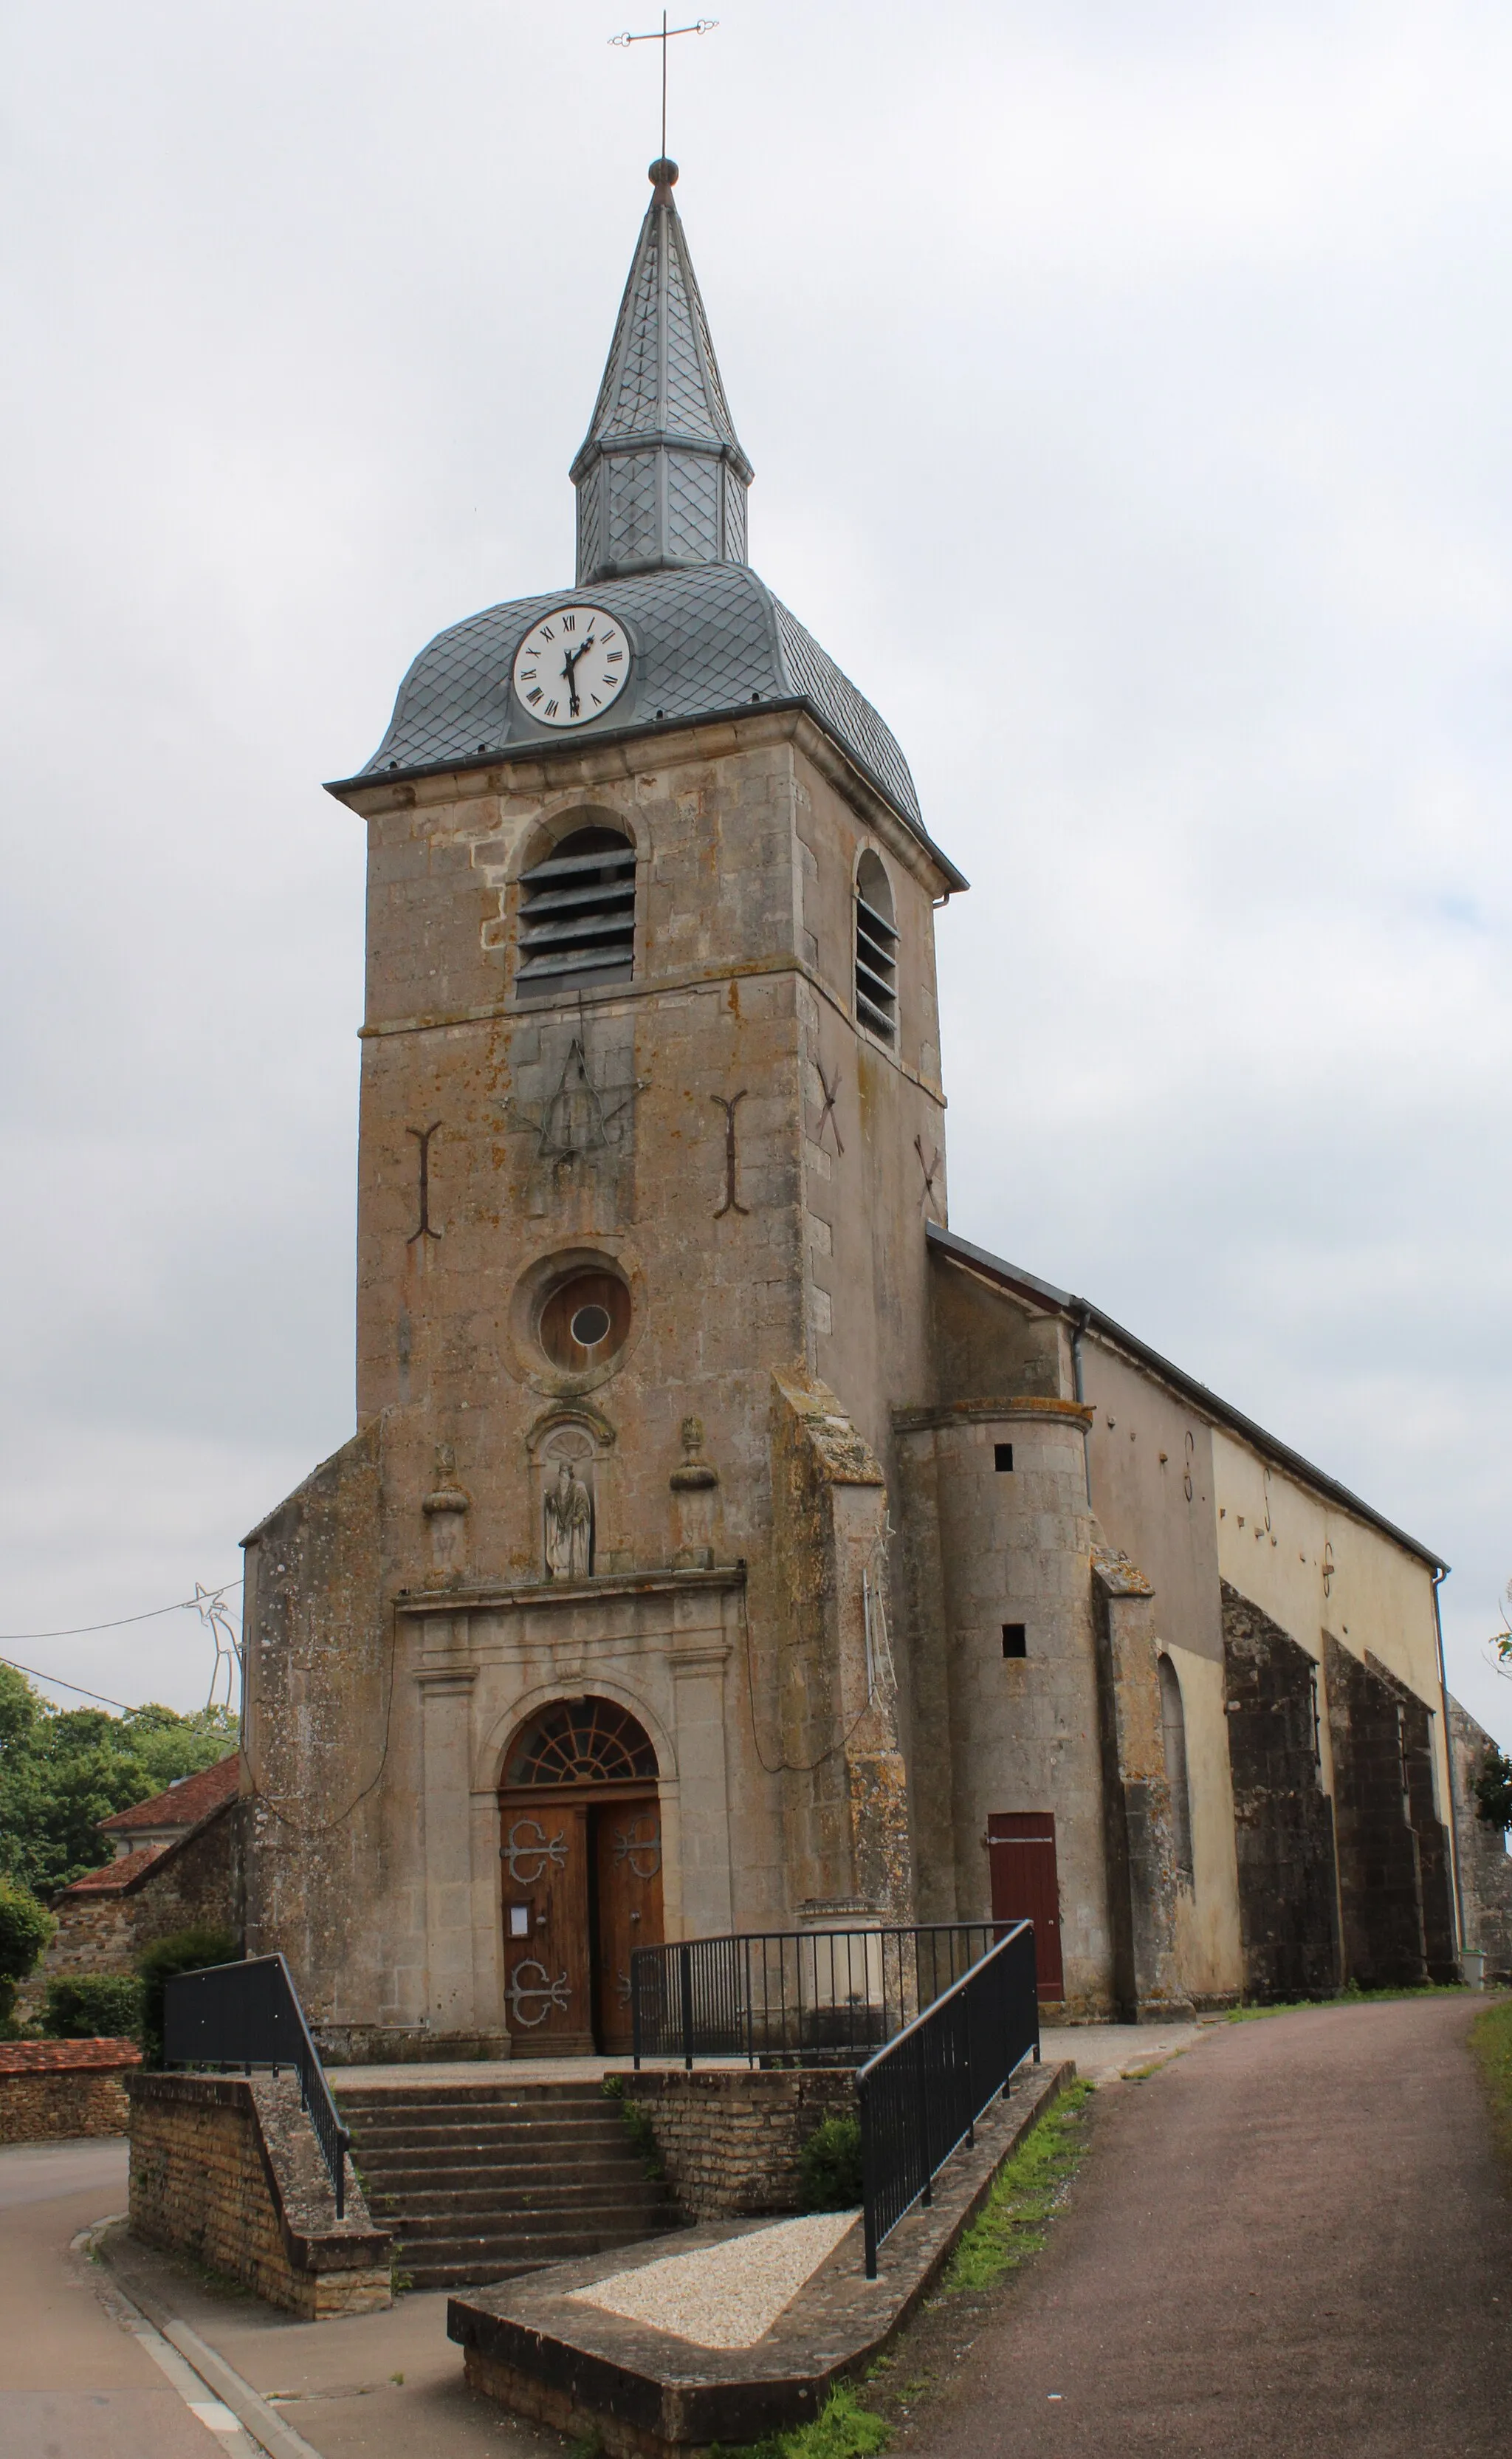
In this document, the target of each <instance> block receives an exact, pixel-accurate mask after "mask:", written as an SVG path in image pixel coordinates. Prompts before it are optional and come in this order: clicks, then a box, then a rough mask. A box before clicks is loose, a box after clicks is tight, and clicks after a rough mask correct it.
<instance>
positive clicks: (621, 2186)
mask: <svg viewBox="0 0 1512 2459" xmlns="http://www.w3.org/2000/svg"><path fill="white" fill-rule="evenodd" d="M341 2106H342V2116H343V2120H344V2122H345V2123H346V2124H347V2126H348V2127H349V2128H350V2130H351V2133H352V2154H353V2158H354V2160H355V2162H356V2165H357V2168H358V2171H359V2173H360V2175H362V2178H363V2181H364V2185H365V2188H366V2190H367V2193H368V2201H369V2204H370V2207H371V2209H372V2212H373V2216H374V2217H375V2218H378V2219H381V2220H382V2221H383V2223H384V2224H385V2225H386V2226H387V2227H388V2228H389V2229H390V2230H391V2231H392V2233H393V2238H394V2252H395V2259H396V2262H397V2264H398V2267H399V2269H400V2271H401V2272H403V2273H404V2274H406V2275H407V2277H408V2278H409V2279H410V2280H411V2281H412V2282H413V2284H414V2285H415V2286H416V2287H417V2288H419V2287H425V2288H445V2287H471V2286H476V2285H479V2284H481V2283H482V2282H484V2281H487V2280H507V2279H514V2278H515V2277H517V2276H518V2275H520V2274H522V2273H524V2272H528V2271H538V2270H539V2269H540V2268H541V2267H542V2265H543V2264H546V2263H553V2262H567V2261H571V2260H573V2259H577V2258H579V2257H582V2256H586V2255H591V2254H599V2253H602V2252H604V2251H606V2250H612V2249H614V2248H617V2247H620V2246H626V2245H634V2244H636V2243H638V2242H639V2241H640V2240H641V2239H643V2238H648V2237H659V2236H662V2235H663V2234H664V2233H665V2232H666V2231H668V2230H670V2229H674V2228H676V2227H678V2226H679V2225H680V2222H679V2217H678V2213H677V2209H676V2206H675V2204H674V2203H673V2201H672V2197H671V2195H670V2194H669V2192H668V2190H667V2188H666V2187H665V2185H663V2184H662V2181H661V2180H660V2179H655V2178H650V2177H648V2176H647V2175H646V2174H645V2160H644V2155H643V2154H642V2153H641V2150H640V2149H639V2147H638V2146H637V2144H636V2143H635V2141H634V2140H633V2138H632V2136H631V2134H630V2133H629V2130H628V2129H627V2128H626V2126H625V2124H624V2121H623V2118H622V2116H621V2115H620V2111H619V2110H618V2109H617V2108H616V2107H615V2104H614V2102H613V2100H612V2099H610V2098H607V2097H606V2096H605V2094H604V2092H603V2091H601V2089H600V2088H599V2084H598V2083H597V2082H596V2081H595V2082H589V2083H586V2084H566V2085H543V2086H531V2087H529V2088H528V2089H526V2090H524V2091H520V2090H518V2089H516V2088H512V2087H509V2086H500V2085H498V2084H482V2085H473V2086H463V2087H459V2088H456V2089H453V2088H452V2087H450V2086H449V2087H448V2088H447V2090H446V2091H444V2092H433V2091H429V2090H428V2089H426V2088H425V2087H424V2086H410V2087H409V2088H406V2087H404V2086H399V2085H395V2086H392V2087H385V2088H384V2090H383V2091H381V2092H371V2093H368V2092H354V2093H351V2094H350V2095H349V2096H348V2097H347V2100H346V2102H345V2103H344V2104H342V2105H341Z"/></svg>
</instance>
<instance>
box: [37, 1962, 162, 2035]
mask: <svg viewBox="0 0 1512 2459" xmlns="http://www.w3.org/2000/svg"><path fill="white" fill-rule="evenodd" d="M141 2003H142V1986H141V1983H140V1982H139V1981H138V1980H137V1979H136V1976H135V1974H133V1973H129V1972H73V1973H70V1974H67V1975H66V1976H64V1977H63V1978H61V1979H59V1980H57V1981H50V1982H49V1983H48V1993H47V2003H46V2005H45V2007H43V2010H42V2029H43V2031H44V2033H45V2034H46V2035H47V2038H48V2039H49V2040H50V2041H135V2040H136V2036H137V2033H138V2031H139V2030H140V2028H141Z"/></svg>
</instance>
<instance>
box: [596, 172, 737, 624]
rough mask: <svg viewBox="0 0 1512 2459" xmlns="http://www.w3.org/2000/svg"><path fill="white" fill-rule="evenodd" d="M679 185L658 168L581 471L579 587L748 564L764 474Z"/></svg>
mask: <svg viewBox="0 0 1512 2459" xmlns="http://www.w3.org/2000/svg"><path fill="white" fill-rule="evenodd" d="M677 175H678V170H677V164H676V163H675V162H669V161H667V160H666V159H665V158H662V160H660V161H656V162H653V163H652V165H651V170H650V179H651V188H652V195H651V202H650V204H649V205H648V206H647V208H646V217H645V220H644V221H643V222H642V223H641V236H640V239H639V240H638V242H636V252H635V257H634V260H633V262H632V263H631V266H630V279H629V281H628V282H627V283H626V284H625V288H624V297H623V298H622V299H621V301H620V314H619V317H618V319H617V320H616V324H615V331H614V340H613V342H612V343H611V344H610V347H609V360H608V365H607V366H606V367H605V368H604V373H603V382H602V384H601V385H600V386H599V399H598V402H597V404H596V405H595V409H594V414H593V419H592V422H591V424H590V426H589V429H588V433H587V435H586V437H585V438H584V440H583V444H582V447H581V449H580V451H579V452H578V457H577V459H576V460H575V461H574V463H573V465H572V472H571V476H572V481H573V485H574V486H575V487H576V488H577V490H578V585H579V586H582V585H584V584H586V583H587V582H589V581H593V580H601V579H604V578H609V577H611V576H612V575H614V574H616V573H629V572H655V571H657V570H660V569H661V568H662V567H663V566H667V565H671V566H677V565H683V564H694V563H744V562H745V561H746V489H747V487H748V486H749V485H750V482H751V476H752V471H751V466H750V463H749V462H748V461H747V460H746V455H745V453H744V452H742V451H741V447H740V440H739V438H738V437H737V435H736V433H735V428H734V423H733V421H732V420H731V418H730V414H729V405H728V403H727V402H726V401H725V388H724V385H723V384H722V383H721V381H720V371H719V365H718V362H717V361H716V359H715V356H714V345H713V343H712V341H711V340H710V338H709V329H708V320H707V318H706V317H705V315H704V302H703V300H702V299H701V298H700V296H699V286H698V280H697V277H696V276H695V274H694V271H693V260H692V258H691V257H690V256H689V254H688V245H687V240H686V237H685V235H684V233H683V223H682V219H681V217H680V216H679V213H678V209H677V207H676V205H675V204H674V203H673V201H672V189H673V186H674V184H675V182H676V179H677Z"/></svg>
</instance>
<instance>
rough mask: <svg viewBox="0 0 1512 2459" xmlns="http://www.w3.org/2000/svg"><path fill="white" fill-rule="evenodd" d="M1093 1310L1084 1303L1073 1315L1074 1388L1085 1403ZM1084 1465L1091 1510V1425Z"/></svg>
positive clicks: (1084, 1442) (1086, 1429)
mask: <svg viewBox="0 0 1512 2459" xmlns="http://www.w3.org/2000/svg"><path fill="white" fill-rule="evenodd" d="M1091 1312H1092V1311H1091V1309H1090V1307H1087V1306H1085V1305H1083V1307H1082V1313H1081V1314H1080V1315H1076V1316H1073V1317H1072V1321H1071V1377H1072V1389H1073V1390H1074V1391H1075V1393H1076V1396H1077V1398H1078V1399H1079V1400H1081V1401H1082V1402H1083V1403H1084V1402H1085V1400H1086V1386H1085V1385H1084V1383H1083V1382H1082V1334H1083V1333H1084V1332H1085V1330H1086V1328H1087V1322H1088V1319H1089V1317H1090V1315H1091ZM1082 1470H1083V1473H1084V1475H1085V1478H1086V1499H1087V1508H1088V1510H1090V1509H1091V1507H1092V1429H1091V1427H1090V1426H1083V1427H1082Z"/></svg>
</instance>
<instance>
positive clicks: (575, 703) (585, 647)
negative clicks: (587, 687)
mask: <svg viewBox="0 0 1512 2459" xmlns="http://www.w3.org/2000/svg"><path fill="white" fill-rule="evenodd" d="M593 644H594V636H593V634H592V633H591V632H590V633H589V635H588V638H587V640H586V641H583V642H582V644H581V646H580V647H578V648H576V649H568V650H566V651H564V653H563V657H562V675H563V677H564V679H565V681H566V684H567V713H568V715H569V717H576V716H577V715H578V711H579V709H580V708H581V706H582V703H581V701H580V700H579V699H578V659H579V658H585V657H586V656H587V655H588V652H589V650H590V649H591V648H592V647H593Z"/></svg>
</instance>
